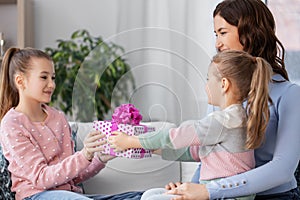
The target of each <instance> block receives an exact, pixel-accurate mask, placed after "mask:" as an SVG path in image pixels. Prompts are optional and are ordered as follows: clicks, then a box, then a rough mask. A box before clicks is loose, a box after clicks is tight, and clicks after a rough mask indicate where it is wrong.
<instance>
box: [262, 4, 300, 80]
mask: <svg viewBox="0 0 300 200" xmlns="http://www.w3.org/2000/svg"><path fill="white" fill-rule="evenodd" d="M266 3H267V5H268V7H269V8H270V10H271V12H272V13H273V15H274V18H275V21H276V33H277V36H278V38H279V40H280V41H281V42H282V44H283V46H284V47H285V50H286V55H285V56H286V57H285V63H286V68H287V71H288V73H289V77H290V80H291V81H292V82H295V83H297V84H300V1H299V0H289V1H288V3H287V1H286V0H268V1H266Z"/></svg>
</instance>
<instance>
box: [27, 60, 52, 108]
mask: <svg viewBox="0 0 300 200" xmlns="http://www.w3.org/2000/svg"><path fill="white" fill-rule="evenodd" d="M54 81H55V71H54V66H53V63H52V62H51V61H49V60H47V59H45V58H32V59H31V66H30V69H29V70H28V71H27V72H26V78H25V82H24V84H25V85H24V86H25V87H24V90H23V94H24V97H25V98H27V100H29V102H32V101H35V102H38V103H49V102H50V101H51V96H52V94H53V91H54V89H55V82H54Z"/></svg>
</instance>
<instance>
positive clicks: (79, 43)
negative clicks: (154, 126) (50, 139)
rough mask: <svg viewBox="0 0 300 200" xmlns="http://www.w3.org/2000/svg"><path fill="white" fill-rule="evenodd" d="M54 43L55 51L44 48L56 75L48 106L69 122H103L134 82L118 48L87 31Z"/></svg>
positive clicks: (119, 47) (122, 99)
mask: <svg viewBox="0 0 300 200" xmlns="http://www.w3.org/2000/svg"><path fill="white" fill-rule="evenodd" d="M57 42H58V45H57V47H56V48H50V47H47V48H46V49H45V52H46V53H48V54H49V55H50V56H51V57H52V59H53V61H54V65H55V72H56V90H55V92H54V94H53V96H52V101H51V103H50V104H51V105H55V106H58V107H59V108H60V109H61V110H62V111H64V112H65V113H66V114H67V115H69V116H72V117H73V120H78V121H82V122H86V121H91V120H94V119H95V118H97V119H100V120H103V119H104V117H105V115H106V114H108V113H109V112H110V111H111V109H112V108H113V107H115V106H118V105H119V104H120V103H121V102H124V101H128V99H129V95H128V94H129V92H130V91H131V89H133V88H134V79H133V76H132V74H131V73H130V67H129V65H128V63H127V62H126V60H125V59H124V58H123V57H122V54H123V53H124V49H123V48H122V47H121V46H119V45H116V44H114V43H112V42H106V41H104V40H103V39H102V38H101V37H93V36H91V35H90V33H89V32H88V31H87V30H77V31H75V32H74V33H73V34H72V36H71V39H70V40H61V39H60V40H57Z"/></svg>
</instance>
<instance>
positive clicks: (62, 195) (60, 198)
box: [24, 190, 143, 200]
mask: <svg viewBox="0 0 300 200" xmlns="http://www.w3.org/2000/svg"><path fill="white" fill-rule="evenodd" d="M142 194H143V192H125V193H121V194H115V195H105V194H102V195H101V194H89V195H84V194H79V193H76V192H71V191H66V190H47V191H44V192H40V193H37V194H34V195H32V196H30V197H27V198H25V199H24V200H91V199H94V200H140V198H141V196H142Z"/></svg>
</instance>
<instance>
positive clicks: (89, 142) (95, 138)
mask: <svg viewBox="0 0 300 200" xmlns="http://www.w3.org/2000/svg"><path fill="white" fill-rule="evenodd" d="M105 136H106V135H105V134H103V133H101V132H99V131H93V132H91V133H89V134H88V135H87V136H86V137H85V139H84V141H83V145H84V148H83V149H82V153H83V155H84V156H85V158H86V159H87V160H89V161H91V160H92V159H93V157H94V154H95V152H98V151H103V150H104V148H103V146H102V145H104V144H105V143H107V141H105V140H100V139H101V138H104V137H105Z"/></svg>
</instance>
